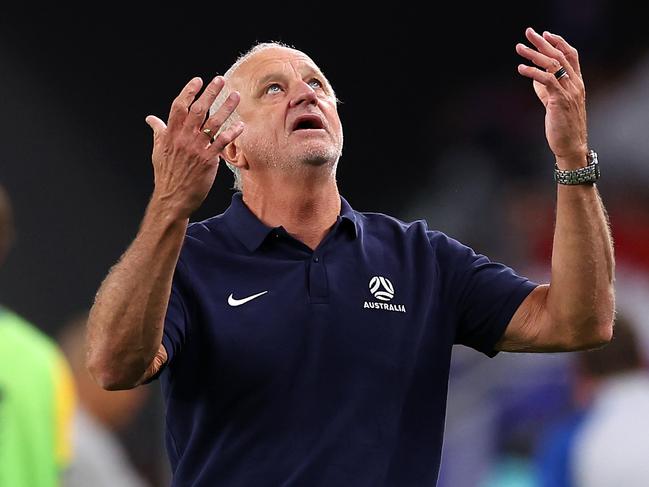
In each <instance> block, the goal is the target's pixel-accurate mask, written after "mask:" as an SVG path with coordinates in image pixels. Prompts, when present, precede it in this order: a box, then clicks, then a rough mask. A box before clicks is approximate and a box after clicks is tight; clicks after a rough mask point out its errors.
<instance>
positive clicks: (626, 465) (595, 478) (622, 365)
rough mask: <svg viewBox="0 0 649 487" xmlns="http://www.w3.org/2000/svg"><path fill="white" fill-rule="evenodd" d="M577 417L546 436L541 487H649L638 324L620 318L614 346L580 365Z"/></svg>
mask: <svg viewBox="0 0 649 487" xmlns="http://www.w3.org/2000/svg"><path fill="white" fill-rule="evenodd" d="M574 373H575V379H574V402H575V409H574V412H573V413H572V414H571V415H569V416H567V417H566V418H564V419H563V420H562V421H561V422H559V423H557V424H555V425H554V426H553V427H552V428H550V429H549V430H548V432H547V433H546V434H545V435H544V437H543V438H542V440H541V442H540V443H539V446H538V449H537V454H536V460H537V463H536V466H537V471H538V478H539V482H538V485H539V487H610V486H612V485H620V486H624V487H645V486H646V485H647V484H648V482H649V461H648V458H649V457H648V454H649V414H648V411H649V369H648V368H647V355H646V352H645V351H644V350H643V349H642V346H641V343H640V341H639V339H638V325H637V324H636V323H635V322H631V321H629V320H628V319H627V317H626V316H625V315H618V317H617V318H616V320H615V330H614V335H613V340H612V341H611V343H610V344H609V345H608V346H607V347H605V348H602V349H600V350H591V351H588V352H581V353H579V354H578V355H577V356H576V357H575V361H574Z"/></svg>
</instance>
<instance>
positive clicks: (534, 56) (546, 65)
mask: <svg viewBox="0 0 649 487" xmlns="http://www.w3.org/2000/svg"><path fill="white" fill-rule="evenodd" d="M516 52H517V53H518V54H519V55H521V56H522V57H524V58H525V59H528V60H530V61H532V62H533V63H534V64H536V65H537V66H538V67H540V68H543V69H545V70H546V71H547V72H549V73H552V74H553V75H554V73H556V72H557V71H559V69H561V64H560V63H559V61H557V60H556V59H553V58H551V57H549V56H546V55H545V54H543V53H541V52H539V51H536V50H534V49H532V48H530V47H528V46H526V45H525V44H522V43H520V42H519V43H518V44H516ZM555 78H556V77H555ZM558 81H559V82H560V83H568V84H569V83H570V75H569V74H568V75H566V76H563V77H562V78H561V79H560V80H558Z"/></svg>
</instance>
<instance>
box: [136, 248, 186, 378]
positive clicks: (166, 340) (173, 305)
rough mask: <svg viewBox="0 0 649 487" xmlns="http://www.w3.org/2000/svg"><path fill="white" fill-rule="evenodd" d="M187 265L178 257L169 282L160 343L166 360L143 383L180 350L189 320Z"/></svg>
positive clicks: (164, 366) (159, 372)
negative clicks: (167, 301) (169, 290)
mask: <svg viewBox="0 0 649 487" xmlns="http://www.w3.org/2000/svg"><path fill="white" fill-rule="evenodd" d="M188 282H189V280H188V274H187V267H186V266H185V264H184V263H183V261H182V260H181V259H178V263H177V264H176V269H175V271H174V276H173V280H172V283H171V293H170V295H169V303H168V305H167V312H166V314H165V322H164V330H163V333H162V345H163V346H164V347H165V350H166V351H167V362H166V363H165V364H164V365H163V366H162V367H161V368H160V370H159V371H158V372H157V373H156V374H155V375H154V376H152V377H150V378H149V379H148V380H146V381H145V382H144V383H145V384H147V383H149V382H152V381H153V380H155V379H157V378H158V377H159V376H160V374H161V373H162V371H163V370H164V369H165V368H166V367H167V366H168V365H169V364H170V363H171V362H172V360H173V359H174V357H176V356H178V354H179V353H180V352H181V351H182V349H183V345H184V343H185V339H186V336H187V328H188V326H189V322H190V314H189V302H190V291H189V284H188Z"/></svg>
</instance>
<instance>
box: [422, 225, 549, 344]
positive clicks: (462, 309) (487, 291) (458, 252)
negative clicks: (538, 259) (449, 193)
mask: <svg viewBox="0 0 649 487" xmlns="http://www.w3.org/2000/svg"><path fill="white" fill-rule="evenodd" d="M429 239H430V241H431V244H432V245H433V247H434V248H435V250H436V254H437V259H438V265H439V267H440V275H441V278H442V282H443V293H444V297H445V305H448V306H451V307H452V311H453V316H454V317H455V323H456V334H455V343H456V344H461V345H466V346H468V347H471V348H474V349H476V350H478V351H480V352H482V353H484V354H486V355H488V356H489V357H493V356H495V355H496V354H497V353H498V352H497V351H496V350H495V349H494V347H495V345H496V343H497V342H498V341H499V340H500V338H501V337H502V336H503V334H504V332H505V329H506V328H507V325H508V324H509V322H510V320H511V318H512V316H513V315H514V313H515V312H516V310H517V309H518V307H519V306H520V304H521V303H522V302H523V300H524V299H525V298H526V297H527V295H528V294H529V293H530V292H531V291H532V290H533V289H534V288H535V287H536V286H538V284H537V283H535V282H532V281H530V280H529V279H527V278H526V277H523V276H519V275H517V274H516V272H515V271H514V270H513V269H512V268H510V267H508V266H506V265H504V264H501V263H498V262H492V261H491V260H489V259H488V258H487V257H486V256H484V255H481V254H477V253H475V252H474V251H473V250H472V249H471V248H470V247H467V246H466V245H464V244H462V243H460V242H458V241H457V240H455V239H453V238H450V237H448V236H446V235H444V234H443V233H441V232H431V231H429Z"/></svg>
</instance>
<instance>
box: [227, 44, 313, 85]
mask: <svg viewBox="0 0 649 487" xmlns="http://www.w3.org/2000/svg"><path fill="white" fill-rule="evenodd" d="M305 72H316V73H321V71H320V69H319V68H318V66H317V65H316V64H315V62H313V60H312V59H311V58H310V57H309V56H307V55H306V54H304V53H303V52H301V51H298V50H296V49H290V48H286V47H279V46H278V47H268V48H266V49H262V50H261V51H259V52H256V53H254V54H252V55H251V56H250V57H249V58H248V59H246V60H245V61H244V62H243V63H242V64H241V66H239V68H238V69H237V70H236V72H235V76H234V77H235V78H237V80H238V81H240V82H241V81H243V82H244V83H252V84H255V83H257V82H259V81H260V80H261V79H262V78H263V77H264V76H266V75H269V74H286V75H289V74H291V73H298V74H304V73H305Z"/></svg>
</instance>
